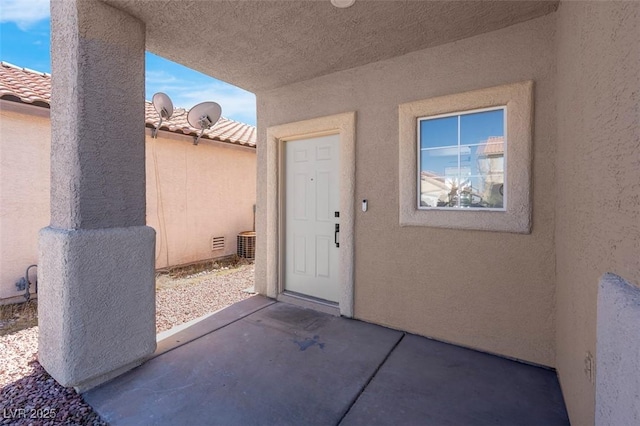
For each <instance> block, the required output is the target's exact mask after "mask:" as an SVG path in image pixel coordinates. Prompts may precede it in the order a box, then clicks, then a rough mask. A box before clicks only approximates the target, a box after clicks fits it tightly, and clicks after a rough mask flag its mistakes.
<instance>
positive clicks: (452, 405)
mask: <svg viewBox="0 0 640 426" xmlns="http://www.w3.org/2000/svg"><path fill="white" fill-rule="evenodd" d="M83 396H84V398H85V400H86V401H87V402H88V403H89V404H90V405H91V406H92V407H93V408H94V409H95V410H96V411H97V412H98V413H99V414H100V415H101V416H102V417H103V419H105V420H106V421H107V422H109V423H110V424H112V425H177V424H189V425H204V424H220V425H337V424H340V425H376V424H381V425H382V424H393V425H487V424H491V425H568V424H569V420H568V417H567V413H566V410H565V407H564V402H563V399H562V395H561V392H560V386H559V384H558V381H557V378H556V374H555V372H554V371H550V370H546V369H543V368H538V367H533V366H530V365H526V364H522V363H518V362H515V361H511V360H507V359H504V358H500V357H497V356H493V355H488V354H485V353H481V352H477V351H473V350H470V349H465V348H461V347H458V346H454V345H449V344H446V343H441V342H438V341H434V340H429V339H426V338H423V337H418V336H415V335H410V334H405V333H402V332H400V331H396V330H391V329H387V328H384V327H380V326H376V325H372V324H368V323H364V322H361V321H356V320H349V319H345V318H338V317H334V316H331V315H328V314H324V313H320V312H316V311H313V310H309V309H304V308H300V307H297V306H293V305H288V304H284V303H275V302H274V301H272V300H270V299H267V298H264V297H261V296H254V297H252V298H250V299H247V300H245V301H243V302H239V303H237V304H235V305H232V306H231V307H229V308H227V309H224V310H222V311H220V312H218V313H216V314H213V315H211V316H209V317H207V318H205V319H204V320H201V321H199V322H197V323H195V324H191V325H190V326H187V327H183V328H182V329H181V330H180V331H178V332H176V333H174V334H172V335H170V336H168V337H166V338H164V339H163V340H161V341H160V342H159V344H158V350H157V351H156V354H154V357H153V358H152V359H150V360H149V361H147V362H146V363H145V364H143V365H142V366H140V367H138V368H136V369H134V370H132V371H130V372H129V373H126V374H125V375H123V376H120V377H118V378H116V379H114V380H112V381H111V382H108V383H106V384H103V385H102V386H100V387H98V388H94V389H92V390H90V391H88V392H86V393H85V394H84V395H83Z"/></svg>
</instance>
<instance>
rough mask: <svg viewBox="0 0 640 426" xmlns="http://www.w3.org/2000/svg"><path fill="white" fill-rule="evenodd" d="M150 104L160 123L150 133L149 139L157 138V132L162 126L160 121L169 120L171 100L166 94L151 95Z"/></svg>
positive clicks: (171, 107)
mask: <svg viewBox="0 0 640 426" xmlns="http://www.w3.org/2000/svg"><path fill="white" fill-rule="evenodd" d="M152 103H153V107H154V108H155V109H156V111H157V112H158V115H159V116H160V122H159V123H158V125H157V126H156V127H155V129H153V131H152V132H151V137H152V138H157V137H158V130H160V126H162V121H163V120H168V119H170V118H171V116H172V115H173V102H171V98H169V96H168V95H167V94H165V93H162V92H158V93H156V94H155V95H153V100H152Z"/></svg>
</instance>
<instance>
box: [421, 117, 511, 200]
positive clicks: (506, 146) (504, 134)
mask: <svg viewBox="0 0 640 426" xmlns="http://www.w3.org/2000/svg"><path fill="white" fill-rule="evenodd" d="M498 110H500V111H502V113H503V116H504V118H505V121H504V129H503V131H502V133H503V136H504V140H505V142H504V184H503V185H504V188H505V190H504V194H503V199H502V205H503V207H499V208H495V207H427V206H421V205H420V201H421V200H420V184H421V182H420V161H421V159H422V151H424V150H423V149H422V147H421V146H420V122H421V121H424V120H436V119H438V118H447V117H458V145H457V146H458V148H459V147H460V140H459V139H460V117H461V116H463V115H468V114H476V113H479V112H488V111H498ZM416 121H417V123H416V130H417V134H416V144H417V147H416V150H417V155H416V160H417V165H416V168H417V170H416V172H417V173H416V182H417V185H418V186H417V193H416V206H417V208H418V210H450V211H467V212H468V211H494V212H503V211H506V210H507V205H508V204H507V198H508V193H509V191H508V189H509V186H508V183H507V175H508V174H507V167H508V163H509V162H508V161H507V154H508V151H509V149H508V141H509V138H508V134H507V106H506V105H500V106H496V107H490V108H477V109H472V110H468V111H456V112H451V113H447V114H438V115H434V116H427V117H418V118H417V119H416ZM477 145H480V144H477ZM429 149H438V148H429ZM458 169H460V152H458Z"/></svg>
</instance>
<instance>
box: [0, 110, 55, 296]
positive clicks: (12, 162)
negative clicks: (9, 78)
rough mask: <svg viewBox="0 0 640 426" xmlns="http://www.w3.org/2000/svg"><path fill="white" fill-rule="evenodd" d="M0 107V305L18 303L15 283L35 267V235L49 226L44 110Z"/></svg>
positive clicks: (46, 116) (47, 142) (48, 140)
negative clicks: (31, 267) (8, 302)
mask: <svg viewBox="0 0 640 426" xmlns="http://www.w3.org/2000/svg"><path fill="white" fill-rule="evenodd" d="M0 102H1V107H0V300H4V299H7V298H10V299H9V300H7V301H24V298H23V297H22V295H23V294H24V291H18V290H17V289H16V286H15V283H16V282H17V281H18V280H19V279H20V277H23V276H24V274H25V270H26V269H27V267H28V266H29V265H31V264H34V263H38V231H39V230H40V229H41V228H44V227H45V226H47V225H48V224H49V180H50V179H49V176H50V167H49V164H50V163H49V153H50V145H51V134H50V126H49V114H48V112H49V110H47V109H46V108H42V107H36V106H31V105H18V104H15V102H8V101H0ZM11 104H14V105H11ZM30 276H31V280H32V281H33V280H35V270H32V273H30ZM14 297H17V298H14ZM0 303H2V302H0Z"/></svg>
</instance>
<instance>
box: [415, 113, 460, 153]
mask: <svg viewBox="0 0 640 426" xmlns="http://www.w3.org/2000/svg"><path fill="white" fill-rule="evenodd" d="M420 135H423V136H422V137H421V138H420V148H439V147H443V146H452V145H455V146H457V145H458V117H443V118H434V119H431V120H422V121H421V122H420Z"/></svg>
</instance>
